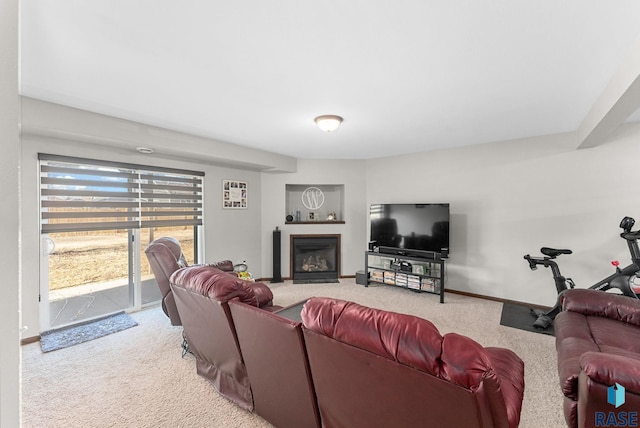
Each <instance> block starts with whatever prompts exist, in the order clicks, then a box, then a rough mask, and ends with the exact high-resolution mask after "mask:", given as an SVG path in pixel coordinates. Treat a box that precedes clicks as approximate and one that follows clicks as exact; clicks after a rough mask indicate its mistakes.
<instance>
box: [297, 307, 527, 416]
mask: <svg viewBox="0 0 640 428" xmlns="http://www.w3.org/2000/svg"><path fill="white" fill-rule="evenodd" d="M302 321H303V326H304V327H303V332H304V339H305V344H306V348H307V354H308V358H309V365H310V367H311V374H312V378H313V384H314V387H315V391H316V395H317V399H318V407H319V409H320V418H321V420H322V426H323V427H326V428H332V427H345V428H347V427H360V426H362V427H368V428H375V427H380V428H382V427H385V428H386V427H396V426H397V427H424V426H433V427H466V428H469V427H511V428H513V427H517V426H518V423H519V421H520V411H521V409H522V399H523V394H524V363H523V362H522V360H521V359H520V358H518V356H517V355H516V354H514V353H513V352H512V351H510V350H508V349H502V348H490V347H487V348H484V347H482V346H481V345H480V344H478V343H476V342H474V341H473V340H471V339H469V338H467V337H464V336H461V335H459V334H455V333H449V334H445V335H444V336H441V335H440V333H439V332H438V330H437V329H436V327H435V326H434V325H433V324H432V323H431V322H429V321H427V320H424V319H421V318H417V317H414V316H411V315H405V314H399V313H393V312H387V311H383V310H379V309H372V308H368V307H365V306H361V305H358V304H356V303H353V302H346V301H343V300H337V299H329V298H312V299H309V301H308V302H307V303H306V304H305V306H304V309H303V310H302Z"/></svg>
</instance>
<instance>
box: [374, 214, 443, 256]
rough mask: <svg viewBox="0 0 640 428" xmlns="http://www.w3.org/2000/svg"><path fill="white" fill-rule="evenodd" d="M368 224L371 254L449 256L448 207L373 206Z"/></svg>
mask: <svg viewBox="0 0 640 428" xmlns="http://www.w3.org/2000/svg"><path fill="white" fill-rule="evenodd" d="M369 221H370V224H371V242H370V244H369V246H370V248H373V249H374V251H376V250H377V251H379V252H382V253H389V254H398V255H407V256H417V257H433V256H437V257H442V258H446V257H448V256H449V204H373V205H371V207H370V209H369Z"/></svg>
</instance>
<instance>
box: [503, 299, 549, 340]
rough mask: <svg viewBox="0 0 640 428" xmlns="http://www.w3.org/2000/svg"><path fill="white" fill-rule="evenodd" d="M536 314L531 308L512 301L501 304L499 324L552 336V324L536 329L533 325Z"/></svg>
mask: <svg viewBox="0 0 640 428" xmlns="http://www.w3.org/2000/svg"><path fill="white" fill-rule="evenodd" d="M536 318H537V317H536V316H535V315H534V314H533V312H532V311H531V308H529V307H527V306H522V305H515V304H513V303H503V304H502V315H501V316H500V325H504V326H507V327H513V328H517V329H519V330H525V331H530V332H532V333H541V334H548V335H549V336H554V335H555V332H554V330H553V324H551V325H550V326H549V327H548V328H547V329H546V330H538V329H537V328H535V327H534V326H533V322H534V321H535V320H536Z"/></svg>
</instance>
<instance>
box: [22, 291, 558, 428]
mask: <svg viewBox="0 0 640 428" xmlns="http://www.w3.org/2000/svg"><path fill="white" fill-rule="evenodd" d="M270 287H271V288H272V290H273V293H274V296H275V299H274V301H275V303H276V304H280V305H283V306H284V305H288V304H292V303H295V302H298V301H300V300H302V299H304V298H307V297H311V296H328V297H336V298H341V299H346V300H352V301H355V302H358V303H360V304H363V305H367V306H372V307H377V308H382V309H387V310H392V311H397V312H403V313H409V314H413V315H417V316H420V317H422V318H425V319H428V320H430V321H432V322H433V323H434V324H435V325H436V326H437V327H438V328H439V330H440V331H441V333H448V332H453V331H455V332H457V333H460V334H464V335H467V336H469V337H471V338H472V339H474V340H476V341H477V342H479V343H480V344H482V345H484V346H501V347H505V348H509V349H512V350H513V351H514V352H516V354H518V355H519V356H520V358H522V359H523V360H524V362H525V397H524V404H523V410H522V418H521V424H520V426H521V427H532V428H533V427H535V428H539V427H547V428H553V427H563V426H565V423H564V418H563V416H562V394H561V392H560V388H559V386H558V375H557V371H556V353H555V344H554V338H553V337H550V336H546V335H542V334H536V333H530V332H526V331H522V330H517V329H513V328H510V327H505V326H501V325H500V314H501V308H502V304H501V303H498V302H493V301H489V300H484V299H476V298H471V297H467V296H461V295H457V294H452V293H446V295H445V303H444V304H440V303H438V296H436V295H432V294H426V293H415V292H412V291H410V290H406V289H399V288H395V287H390V286H372V287H368V288H365V287H363V286H361V285H357V284H355V283H354V281H353V280H352V279H347V280H341V282H340V283H339V284H295V285H294V284H291V282H285V283H280V284H270ZM131 315H132V317H133V318H134V319H135V320H136V321H137V322H138V324H139V325H138V326H137V327H133V328H131V329H128V330H125V331H122V332H119V333H115V334H111V335H109V336H106V337H102V338H100V339H96V340H93V341H90V342H86V343H83V344H80V345H76V346H72V347H70V348H66V349H62V350H57V351H53V352H50V353H46V354H44V353H42V351H41V349H40V344H39V343H33V344H29V345H25V346H23V348H22V361H23V367H22V403H23V412H22V421H23V426H24V427H270V426H271V425H270V424H268V423H267V422H265V421H264V420H263V419H262V418H260V417H259V416H257V415H255V414H250V413H247V412H246V411H244V410H242V409H240V408H239V407H237V406H236V405H235V404H233V403H231V402H229V401H227V400H226V399H224V398H223V397H221V396H220V395H218V394H217V393H216V391H215V390H214V389H213V387H212V386H211V385H210V384H209V383H208V382H207V381H206V380H204V379H202V378H201V377H199V376H198V375H197V374H196V372H195V362H194V359H193V357H192V356H190V355H188V356H186V357H184V358H181V352H180V342H181V331H182V330H181V328H180V327H172V326H171V325H170V324H169V320H168V318H167V317H166V316H165V315H164V313H163V312H162V310H161V309H160V308H159V307H154V308H150V309H146V310H143V311H140V312H137V313H133V314H131ZM381 399H382V398H381ZM372 405H375V403H372ZM425 426H428V424H427V423H425ZM354 428H356V427H354ZM357 428H359V427H357Z"/></svg>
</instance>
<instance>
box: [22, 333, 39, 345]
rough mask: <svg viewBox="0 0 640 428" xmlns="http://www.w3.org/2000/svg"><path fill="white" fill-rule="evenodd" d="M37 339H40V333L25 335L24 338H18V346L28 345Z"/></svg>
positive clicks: (37, 340)
mask: <svg viewBox="0 0 640 428" xmlns="http://www.w3.org/2000/svg"><path fill="white" fill-rule="evenodd" d="M39 341H40V335H37V336H31V337H25V338H24V339H21V340H20V346H24V345H28V344H30V343H36V342H39Z"/></svg>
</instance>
